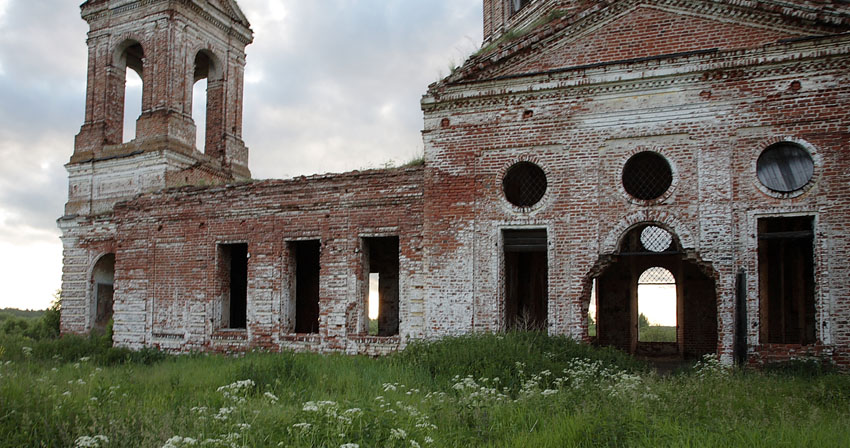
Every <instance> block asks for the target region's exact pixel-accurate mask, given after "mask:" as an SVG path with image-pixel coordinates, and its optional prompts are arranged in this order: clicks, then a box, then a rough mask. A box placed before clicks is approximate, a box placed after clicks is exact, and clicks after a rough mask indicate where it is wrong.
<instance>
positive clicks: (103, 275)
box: [92, 254, 115, 332]
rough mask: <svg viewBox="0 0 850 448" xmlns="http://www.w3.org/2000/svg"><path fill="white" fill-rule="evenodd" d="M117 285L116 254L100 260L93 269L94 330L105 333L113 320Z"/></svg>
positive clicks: (105, 256)
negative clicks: (114, 285) (115, 287)
mask: <svg viewBox="0 0 850 448" xmlns="http://www.w3.org/2000/svg"><path fill="white" fill-rule="evenodd" d="M114 283H115V254H107V255H104V256H103V257H101V258H100V260H98V261H97V263H96V264H95V265H94V269H92V294H93V295H94V297H93V299H94V324H93V325H92V328H93V329H94V330H97V331H101V332H102V331H105V330H106V327H107V325H108V324H109V321H110V320H112V307H113V304H114V297H113V295H114V287H113V284H114Z"/></svg>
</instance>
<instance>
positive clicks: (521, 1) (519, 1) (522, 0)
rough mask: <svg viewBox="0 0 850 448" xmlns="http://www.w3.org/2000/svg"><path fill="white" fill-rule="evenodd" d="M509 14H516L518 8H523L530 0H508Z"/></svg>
mask: <svg viewBox="0 0 850 448" xmlns="http://www.w3.org/2000/svg"><path fill="white" fill-rule="evenodd" d="M510 2H511V14H516V13H517V12H519V10H520V9H522V8H525V7H526V6H527V5H528V4H529V3H531V2H532V0H510Z"/></svg>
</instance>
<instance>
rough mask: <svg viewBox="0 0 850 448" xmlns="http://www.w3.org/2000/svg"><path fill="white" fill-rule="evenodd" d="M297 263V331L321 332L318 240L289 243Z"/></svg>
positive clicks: (319, 251)
mask: <svg viewBox="0 0 850 448" xmlns="http://www.w3.org/2000/svg"><path fill="white" fill-rule="evenodd" d="M289 245H290V246H289V247H290V253H291V254H292V257H293V260H294V263H295V332H296V333H318V332H319V269H320V264H319V259H320V255H321V243H320V242H319V241H318V240H311V241H295V242H291V243H289Z"/></svg>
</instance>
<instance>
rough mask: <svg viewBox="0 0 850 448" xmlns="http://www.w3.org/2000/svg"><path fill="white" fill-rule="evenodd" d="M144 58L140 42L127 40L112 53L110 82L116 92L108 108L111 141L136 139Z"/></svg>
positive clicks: (140, 110) (125, 141)
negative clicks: (110, 113) (113, 59)
mask: <svg viewBox="0 0 850 448" xmlns="http://www.w3.org/2000/svg"><path fill="white" fill-rule="evenodd" d="M144 58H145V51H144V49H143V48H142V45H141V44H140V43H139V42H137V41H134V40H128V41H125V42H124V43H122V44H121V45H119V46H118V48H117V50H116V52H115V62H114V73H113V83H114V88H113V89H114V92H115V95H116V98H115V102H114V103H113V105H112V107H114V108H115V110H114V111H113V117H114V120H113V124H112V126H111V127H112V132H111V133H112V134H113V136H112V138H111V139H109V142H110V143H112V144H118V143H127V142H129V141H131V140H133V139H135V138H136V122H137V121H138V119H139V117H140V116H141V114H142V110H143V106H142V95H143V93H142V92H143V90H144V79H145V77H144Z"/></svg>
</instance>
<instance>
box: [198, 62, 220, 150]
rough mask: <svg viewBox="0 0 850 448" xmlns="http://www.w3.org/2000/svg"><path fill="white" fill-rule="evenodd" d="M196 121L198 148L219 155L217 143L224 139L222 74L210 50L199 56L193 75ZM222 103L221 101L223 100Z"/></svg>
mask: <svg viewBox="0 0 850 448" xmlns="http://www.w3.org/2000/svg"><path fill="white" fill-rule="evenodd" d="M192 78H193V79H192V121H194V122H195V147H196V148H197V149H198V150H200V151H201V152H204V153H206V154H212V153H216V152H220V151H218V148H217V147H216V144H217V141H218V140H220V139H221V137H222V136H223V130H222V129H220V126H221V124H222V122H221V119H220V118H221V117H220V115H221V113H223V111H221V110H220V105H221V102H220V101H216V95H221V93H222V92H221V87H222V82H221V73H220V69H219V64H218V63H217V62H216V58H215V56H214V55H213V54H212V53H211V52H210V51H208V50H201V51H199V52H198V54H197V55H195V64H194V73H193V74H192ZM219 99H220V98H219Z"/></svg>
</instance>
